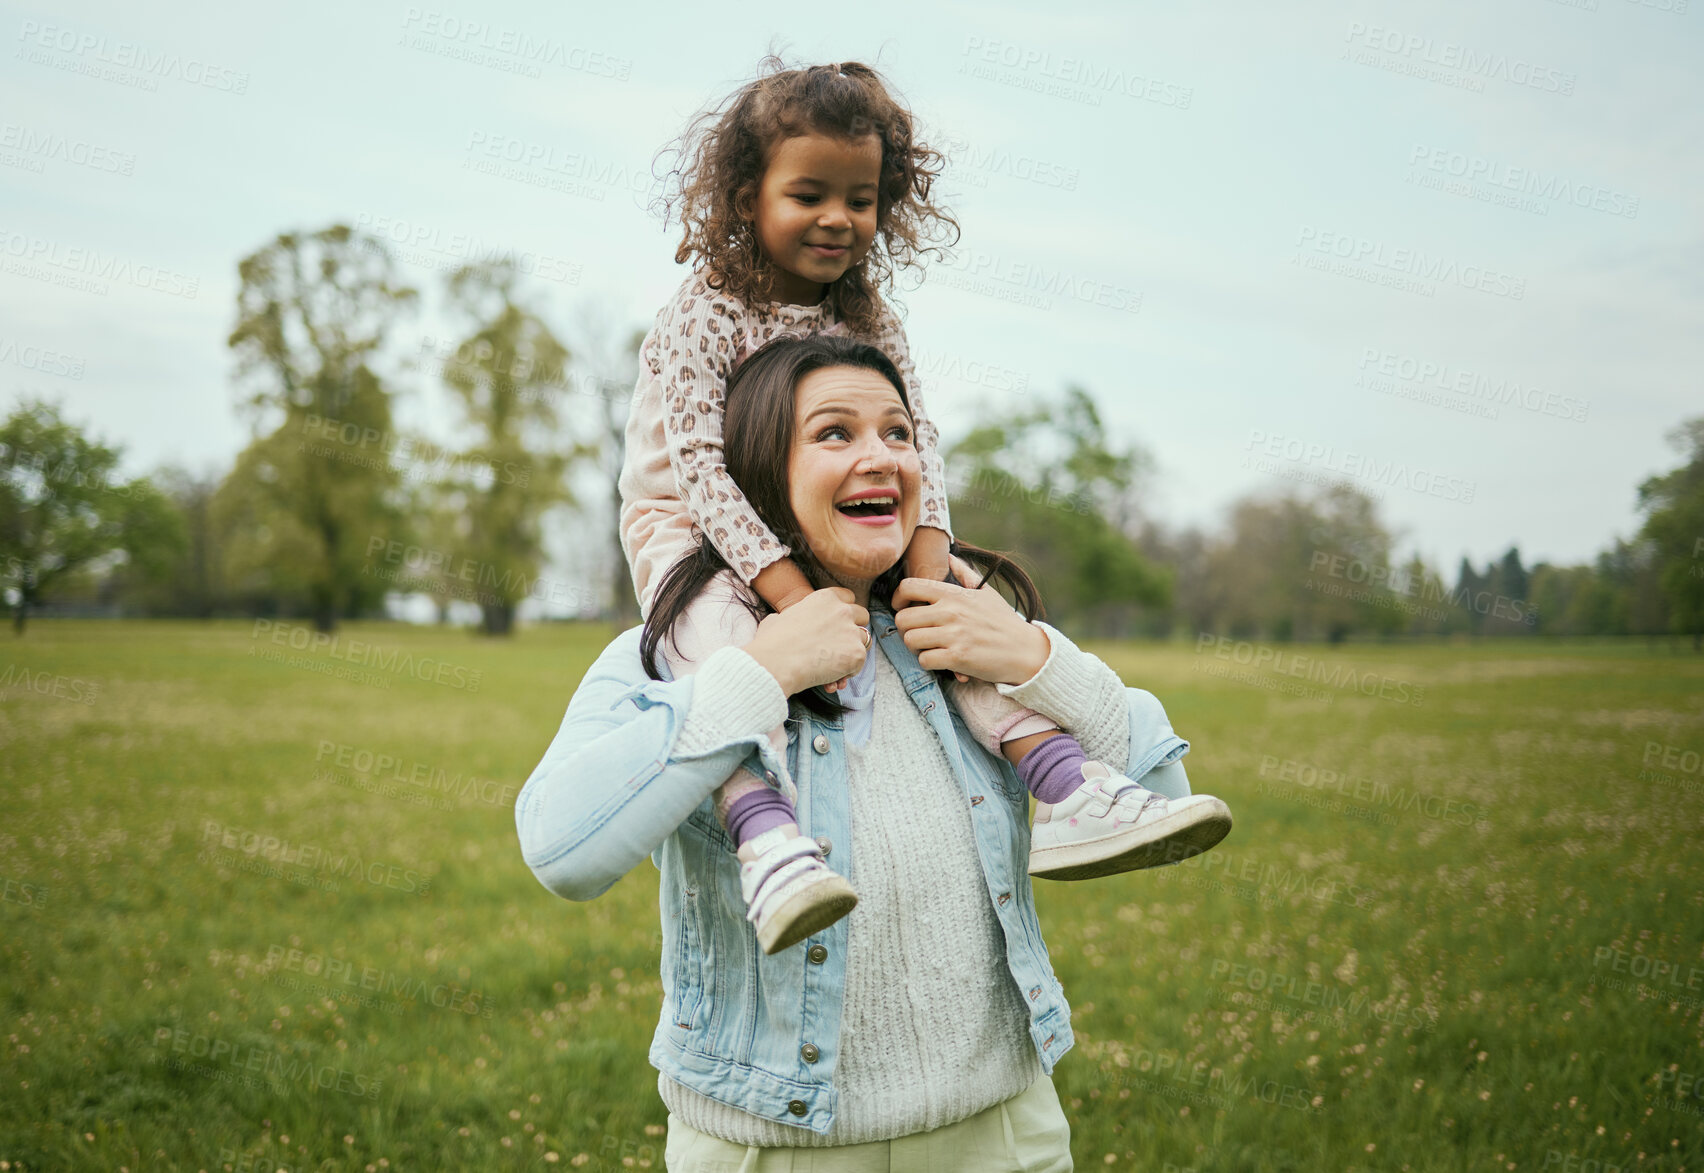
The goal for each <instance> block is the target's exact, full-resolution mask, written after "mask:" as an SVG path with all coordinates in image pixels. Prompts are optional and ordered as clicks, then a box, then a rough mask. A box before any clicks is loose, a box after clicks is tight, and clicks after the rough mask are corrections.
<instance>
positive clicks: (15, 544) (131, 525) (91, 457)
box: [0, 400, 184, 636]
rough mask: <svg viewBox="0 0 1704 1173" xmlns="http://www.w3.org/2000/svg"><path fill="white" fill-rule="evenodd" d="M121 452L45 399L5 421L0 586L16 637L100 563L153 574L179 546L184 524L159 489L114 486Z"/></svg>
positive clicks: (0, 428) (0, 459)
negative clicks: (127, 564) (122, 562)
mask: <svg viewBox="0 0 1704 1173" xmlns="http://www.w3.org/2000/svg"><path fill="white" fill-rule="evenodd" d="M119 455H120V453H119V450H118V449H115V448H109V447H107V446H106V445H105V444H101V443H99V442H97V441H93V440H90V439H88V438H87V437H85V436H84V435H83V433H82V432H81V431H80V430H79V429H78V428H77V427H76V426H75V425H73V424H70V423H67V422H66V421H65V420H64V419H63V418H61V416H60V413H59V408H58V406H57V405H55V404H50V403H48V402H46V401H45V400H32V401H29V402H26V403H24V404H23V405H22V406H20V407H19V408H18V409H17V410H16V411H14V412H13V413H12V414H11V415H10V416H9V417H7V419H6V421H5V422H4V423H3V424H0V559H3V565H0V583H3V584H4V587H5V591H6V594H7V595H8V596H9V597H10V598H11V600H12V631H13V633H14V634H15V635H20V636H21V635H23V634H24V627H25V624H26V622H27V620H28V616H29V611H30V608H31V607H33V606H35V605H36V604H37V603H38V602H39V601H41V600H42V599H44V598H46V597H47V596H48V595H49V594H50V593H51V591H52V589H53V587H54V586H55V584H58V583H61V582H63V581H64V580H66V579H67V578H69V577H70V576H71V575H72V574H73V573H74V572H76V571H77V570H79V569H80V568H83V567H85V566H87V565H89V564H90V563H92V562H94V561H95V560H96V559H100V558H105V557H107V556H110V555H114V554H118V555H120V556H122V557H124V558H126V559H128V560H129V561H131V562H133V563H136V564H139V565H142V566H146V567H150V568H153V567H157V566H158V565H159V564H160V563H161V562H163V561H165V560H167V559H170V558H171V557H173V556H174V555H175V554H176V553H177V552H178V551H179V550H181V549H182V547H183V544H184V538H183V527H182V523H181V521H180V519H179V518H178V517H177V515H176V514H175V513H174V512H173V510H172V508H171V506H170V504H169V503H168V502H167V501H166V499H165V498H164V497H163V496H162V495H161V494H160V492H159V490H157V489H156V488H154V486H153V485H152V484H151V483H149V481H148V480H147V479H146V478H137V479H135V480H131V481H115V480H114V479H113V473H114V470H115V469H117V467H118V461H119Z"/></svg>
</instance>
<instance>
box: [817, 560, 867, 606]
mask: <svg viewBox="0 0 1704 1173" xmlns="http://www.w3.org/2000/svg"><path fill="white" fill-rule="evenodd" d="M823 573H824V574H825V575H827V576H828V579H829V581H830V582H832V583H833V584H834V585H835V586H842V587H845V588H846V589H847V590H849V591H851V592H852V598H853V599H854V600H855V601H856V602H857V604H858V605H859V606H860V607H863V608H864V609H865V610H868V609H869V606H870V586H871V582H872V580H870V579H867V578H842V577H841V576H840V575H838V574H835V573H834V571H832V570H829V569H827V568H824V570H823Z"/></svg>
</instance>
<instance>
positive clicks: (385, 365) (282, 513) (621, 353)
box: [0, 224, 1704, 649]
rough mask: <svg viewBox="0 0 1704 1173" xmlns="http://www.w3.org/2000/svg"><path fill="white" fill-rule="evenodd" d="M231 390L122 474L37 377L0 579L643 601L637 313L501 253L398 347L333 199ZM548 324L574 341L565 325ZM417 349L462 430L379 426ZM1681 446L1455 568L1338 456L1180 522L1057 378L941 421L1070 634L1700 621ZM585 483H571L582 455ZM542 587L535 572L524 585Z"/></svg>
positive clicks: (956, 516) (627, 617)
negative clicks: (546, 280) (218, 437)
mask: <svg viewBox="0 0 1704 1173" xmlns="http://www.w3.org/2000/svg"><path fill="white" fill-rule="evenodd" d="M238 275H239V280H240V287H239V292H238V295H237V305H236V315H235V325H234V327H233V329H232V331H231V333H230V335H229V336H228V338H227V340H226V342H227V346H228V347H229V349H230V351H231V353H232V356H233V359H234V362H235V379H234V382H235V390H236V402H237V406H238V407H239V410H240V411H241V412H242V414H243V416H244V418H245V419H246V421H247V423H248V425H249V429H250V432H251V439H250V440H249V442H248V444H247V445H246V446H245V447H244V449H243V450H242V451H241V452H240V453H239V454H238V455H237V457H236V458H235V460H234V462H233V464H232V466H231V467H230V468H229V469H228V470H227V471H225V472H224V473H223V474H222V475H218V476H197V475H195V474H192V473H190V472H188V471H186V470H184V469H183V468H181V467H176V466H167V467H164V468H161V469H159V470H157V471H156V472H154V473H152V474H150V475H148V476H143V477H137V478H133V479H130V480H119V479H117V477H116V470H117V468H118V465H119V462H120V459H121V457H122V452H121V450H120V449H118V448H115V447H112V446H110V445H108V444H106V443H104V442H102V441H100V440H97V439H94V438H92V437H90V436H89V435H87V434H86V431H85V429H84V428H83V427H81V426H79V425H78V424H76V423H74V422H72V421H69V420H67V419H65V418H64V416H63V413H62V408H61V407H59V406H58V405H56V404H53V403H50V402H46V401H43V400H32V401H28V402H25V403H23V404H21V405H20V406H18V407H17V408H16V409H15V410H14V411H13V412H12V413H11V415H10V416H9V417H8V418H7V419H6V420H4V421H3V422H0V589H3V590H4V595H5V600H6V602H7V604H8V606H9V607H10V609H11V612H12V616H13V626H14V630H15V631H16V632H18V633H19V634H21V633H22V632H23V631H24V628H25V623H26V621H27V618H28V616H29V615H30V614H31V613H32V612H41V613H47V614H61V613H78V612H83V613H91V612H92V613H103V614H119V615H127V616H171V617H180V618H214V617H230V616H252V617H274V618H278V617H295V618H300V619H303V620H305V621H307V622H310V623H311V624H312V625H313V626H314V627H315V628H316V629H317V630H320V631H326V632H329V631H332V630H335V629H336V627H337V625H338V624H339V622H341V621H342V620H345V619H368V618H375V617H383V616H384V615H385V614H386V608H385V603H386V598H387V596H389V595H392V594H393V593H400V594H422V595H425V596H427V597H429V598H431V599H432V600H433V601H434V603H435V605H436V606H437V609H438V615H439V617H440V620H445V619H447V617H448V615H449V613H450V610H451V604H452V603H454V602H455V601H457V600H461V601H463V602H464V603H471V604H473V605H474V606H475V607H476V608H477V611H478V614H479V622H478V623H477V625H476V629H477V630H478V631H479V632H481V633H483V634H487V635H498V636H500V635H506V634H509V633H510V632H512V631H513V630H514V626H515V620H516V616H517V613H518V611H519V609H520V607H521V605H522V604H523V602H524V601H525V600H526V599H528V598H534V599H538V600H540V601H541V602H549V601H550V598H549V596H551V595H556V596H558V598H557V601H558V602H572V603H576V604H592V606H577V607H576V609H577V610H580V611H588V610H594V609H595V611H596V613H597V614H598V615H599V616H600V617H602V618H605V619H609V620H612V621H614V622H617V623H620V624H629V623H632V622H636V621H637V619H638V608H637V605H636V604H635V602H634V600H633V595H632V590H631V586H630V580H629V578H628V573H627V568H626V563H625V560H624V559H623V558H622V556H621V552H620V547H619V542H618V541H617V539H616V536H615V521H614V517H615V510H616V506H617V503H618V497H617V493H616V489H615V479H616V474H617V472H618V470H619V468H620V465H621V448H622V440H623V436H622V427H623V423H624V421H625V411H626V406H627V402H628V399H629V397H630V394H631V390H632V387H633V384H634V379H635V377H636V375H637V371H638V347H639V343H640V341H641V339H642V337H643V331H642V330H628V331H625V332H620V331H611V330H609V329H605V328H598V326H597V325H596V324H595V323H592V322H590V321H589V320H587V321H581V322H579V323H577V327H578V328H577V329H576V330H574V331H572V332H565V331H559V330H557V329H553V328H552V327H551V325H549V324H548V321H547V317H546V314H545V312H544V311H542V310H541V309H539V308H538V307H537V306H536V305H535V304H534V302H533V300H532V297H531V295H530V293H529V291H528V290H526V289H525V288H524V287H523V285H524V277H523V275H522V274H521V273H520V272H519V271H518V270H517V268H516V267H515V265H514V263H513V262H512V261H511V260H509V259H507V258H501V257H499V258H492V259H488V260H483V261H478V262H474V263H470V264H466V265H462V266H460V267H458V268H456V269H454V270H453V271H450V272H448V273H447V274H446V275H445V279H444V281H443V283H442V285H443V287H442V290H441V294H442V298H443V303H442V304H443V307H444V313H445V314H446V316H447V317H448V318H449V320H450V321H451V322H452V323H453V325H454V328H455V335H454V338H453V343H452V342H445V343H443V344H442V345H437V346H435V347H433V348H432V349H431V350H430V351H429V352H428V351H427V350H425V349H423V350H422V351H421V352H420V353H419V354H416V355H412V356H411V355H405V354H399V353H397V349H398V346H397V343H396V341H395V334H396V332H397V331H396V328H397V326H398V324H399V323H400V322H401V321H402V320H403V319H404V317H406V316H408V315H411V314H413V313H416V312H418V308H419V302H420V291H419V290H417V289H414V288H412V287H410V286H408V285H406V284H404V283H403V282H401V281H400V280H399V278H398V276H397V271H396V265H395V261H394V259H393V258H392V256H391V254H390V252H389V250H388V248H387V247H386V245H385V243H384V242H383V241H382V240H379V239H377V238H374V237H371V236H367V235H365V234H362V233H360V232H358V231H355V230H352V229H350V228H349V227H348V226H346V225H343V224H335V225H332V226H330V227H328V228H325V229H322V230H320V231H318V232H313V233H283V234H280V235H279V236H278V237H277V238H275V239H274V240H273V241H271V242H270V243H268V244H267V245H266V246H264V247H262V248H261V249H258V250H257V251H256V252H254V253H253V254H251V255H249V256H247V257H245V258H243V259H242V261H241V262H240V263H239V265H238ZM565 334H567V335H569V336H570V341H571V342H572V345H570V343H569V342H568V341H564V336H565ZM396 366H402V367H403V368H404V369H407V368H408V367H410V366H412V367H414V368H416V369H419V368H426V369H429V370H431V369H435V372H436V374H437V375H438V380H437V381H438V384H440V387H439V389H438V393H439V394H441V395H443V396H445V397H446V399H447V402H448V403H449V405H450V406H451V408H452V415H453V418H454V421H455V430H456V434H457V436H458V437H459V438H460V440H459V442H458V443H457V444H455V445H453V446H452V445H446V444H442V443H438V442H434V441H433V440H431V439H430V438H429V437H427V436H426V435H424V434H421V433H419V432H417V431H414V430H411V429H407V428H403V427H400V426H399V425H398V424H397V423H396V420H395V417H394V415H393V406H394V403H395V400H396V398H397V397H398V396H399V395H405V394H410V393H415V392H418V391H421V390H422V388H418V387H414V386H411V385H409V384H408V383H407V381H406V380H404V379H403V378H401V377H400V376H397V375H394V374H388V373H383V372H387V371H389V370H390V369H391V368H393V367H396ZM1669 438H1670V440H1671V442H1672V443H1673V444H1674V446H1675V447H1676V449H1677V450H1678V451H1679V453H1680V455H1681V457H1682V463H1681V464H1680V465H1679V466H1677V467H1676V468H1674V469H1673V470H1672V471H1670V472H1668V473H1666V474H1663V475H1661V476H1656V477H1652V478H1650V479H1649V480H1647V481H1646V482H1645V483H1644V484H1642V485H1641V486H1640V487H1639V505H1640V509H1641V511H1642V513H1643V514H1644V521H1643V524H1642V526H1641V528H1640V530H1639V532H1638V533H1637V534H1636V535H1634V536H1633V537H1631V538H1629V539H1625V540H1624V539H1620V538H1617V539H1615V540H1614V541H1613V543H1612V544H1611V546H1610V547H1609V548H1608V549H1606V550H1604V551H1603V552H1602V553H1600V554H1599V555H1598V557H1597V558H1596V559H1595V560H1594V561H1593V562H1591V563H1588V564H1583V565H1578V566H1553V565H1550V564H1548V563H1543V562H1541V563H1539V564H1537V565H1534V566H1530V567H1529V566H1526V565H1523V563H1522V559H1521V556H1520V553H1519V551H1518V549H1516V548H1511V549H1510V550H1509V551H1508V552H1507V553H1505V554H1504V555H1503V556H1502V557H1501V558H1500V559H1497V560H1495V561H1493V562H1491V563H1489V564H1487V565H1486V566H1484V567H1483V568H1482V569H1481V568H1477V567H1475V566H1473V565H1472V564H1471V563H1470V562H1469V561H1468V560H1467V559H1465V558H1464V559H1463V560H1462V561H1461V563H1460V565H1459V566H1458V567H1457V568H1456V571H1455V576H1454V581H1453V584H1451V583H1449V582H1447V581H1446V579H1445V577H1444V575H1443V574H1442V573H1441V572H1440V570H1438V569H1437V568H1434V567H1432V566H1429V565H1427V564H1426V563H1425V562H1424V561H1423V560H1422V559H1421V558H1420V557H1419V556H1418V555H1414V554H1411V555H1409V556H1407V557H1403V556H1401V555H1400V554H1399V552H1398V540H1397V537H1396V535H1394V534H1393V533H1392V532H1391V530H1390V529H1389V528H1388V527H1387V526H1386V525H1385V523H1384V522H1383V521H1382V520H1381V519H1380V517H1379V515H1378V505H1377V502H1375V501H1374V500H1372V499H1371V498H1370V497H1369V496H1368V495H1367V494H1365V493H1364V492H1362V491H1360V490H1359V489H1357V488H1356V487H1354V486H1353V485H1352V484H1350V483H1348V482H1340V483H1337V484H1333V485H1329V486H1326V487H1323V488H1318V489H1313V490H1308V491H1302V490H1290V491H1286V492H1280V493H1266V494H1252V495H1249V496H1246V497H1244V498H1242V499H1240V500H1238V501H1236V502H1235V503H1234V504H1233V505H1232V506H1231V507H1230V509H1229V511H1228V515H1227V516H1226V518H1225V519H1224V522H1223V524H1222V526H1220V527H1219V528H1217V529H1215V530H1213V531H1210V532H1209V531H1203V530H1201V529H1199V528H1195V527H1183V528H1173V527H1168V526H1166V525H1165V524H1164V523H1162V522H1161V521H1159V520H1157V519H1155V518H1153V517H1151V516H1149V515H1148V514H1147V513H1145V512H1144V510H1143V500H1144V495H1145V490H1146V487H1147V484H1148V483H1149V478H1150V475H1151V473H1152V472H1153V469H1154V461H1153V458H1152V456H1151V455H1150V454H1149V453H1148V452H1147V451H1146V450H1145V449H1144V448H1142V447H1141V446H1140V445H1138V444H1134V443H1126V444H1122V445H1121V444H1118V443H1115V442H1113V441H1111V440H1109V438H1108V437H1107V435H1106V430H1105V428H1104V427H1103V426H1102V423H1101V420H1100V415H1099V411H1098V409H1097V407H1096V404H1095V400H1094V397H1093V396H1092V395H1091V394H1090V392H1089V391H1087V390H1086V389H1084V388H1082V387H1078V386H1068V387H1066V388H1065V389H1064V391H1063V393H1062V394H1060V395H1058V396H1053V397H1045V398H1042V399H1041V400H1040V401H1038V402H1036V403H1035V405H1034V406H1032V407H1030V408H1028V409H1027V410H1023V411H1019V412H1015V413H1013V414H1011V415H1010V416H1008V417H1006V418H1004V419H1000V420H998V421H995V422H989V423H983V424H980V425H978V426H977V427H975V428H973V429H972V430H971V431H970V432H969V433H967V434H966V435H964V436H962V437H959V438H958V439H957V440H956V441H955V442H953V443H951V444H950V445H948V446H947V447H946V450H945V451H944V453H943V458H944V460H945V463H946V466H947V469H948V481H949V484H948V489H949V493H948V496H949V505H950V511H951V514H952V517H953V528H954V530H955V532H956V533H957V534H958V535H959V536H960V537H961V538H963V539H965V540H967V541H971V542H974V543H975V544H977V545H980V546H984V547H988V548H992V549H998V550H1003V551H1009V552H1012V553H1013V554H1014V555H1015V556H1016V557H1017V559H1018V561H1019V563H1020V564H1021V565H1023V566H1024V568H1025V569H1026V570H1028V571H1029V572H1030V574H1031V575H1032V577H1033V578H1034V579H1035V580H1036V583H1037V586H1038V587H1039V588H1040V590H1041V594H1042V598H1043V600H1044V601H1045V605H1046V608H1047V617H1048V619H1049V620H1050V621H1052V622H1055V623H1057V624H1058V625H1059V626H1061V627H1062V628H1064V629H1066V630H1070V631H1075V632H1076V633H1079V634H1082V635H1086V636H1097V637H1107V638H1118V637H1127V636H1147V637H1161V638H1163V637H1168V636H1174V635H1185V636H1194V635H1202V634H1213V635H1228V636H1233V637H1236V638H1258V639H1266V640H1277V641H1286V640H1307V641H1328V642H1340V641H1343V640H1346V639H1351V638H1387V639H1388V638H1397V637H1454V636H1469V637H1475V636H1499V637H1504V636H1528V635H1535V636H1536V635H1550V636H1629V635H1642V636H1657V635H1664V634H1676V633H1678V634H1684V635H1689V636H1691V638H1692V643H1693V647H1694V648H1695V649H1697V648H1699V647H1700V643H1701V641H1704V417H1700V418H1697V419H1693V420H1689V421H1687V422H1685V423H1683V424H1681V425H1680V426H1679V427H1677V428H1676V429H1675V430H1674V431H1673V432H1671V433H1670V437H1669ZM576 474H578V475H580V476H582V477H592V478H595V479H596V480H598V481H600V482H601V483H602V484H604V485H605V486H607V488H606V489H605V490H604V492H603V493H602V494H601V495H600V496H601V499H592V498H590V497H588V499H586V500H581V499H580V498H579V496H578V495H577V494H576V493H575V492H574V491H573V488H572V482H573V479H574V477H575V475H576ZM563 515H566V516H568V517H571V518H577V519H579V520H580V521H581V522H583V523H584V526H583V528H584V529H585V532H589V533H597V534H601V536H600V537H598V538H597V539H595V540H593V541H589V542H587V543H582V544H580V546H579V547H578V556H580V557H583V558H584V559H586V561H585V562H584V566H586V567H596V568H598V569H599V579H600V583H599V585H598V586H597V587H596V588H595V595H594V596H593V597H590V598H588V597H585V592H584V591H583V589H581V588H578V587H571V586H568V585H567V584H562V583H556V582H554V581H553V580H552V579H551V578H550V576H549V575H548V574H547V571H548V567H547V566H546V550H545V540H544V534H545V526H546V521H547V519H548V518H551V517H553V516H563ZM546 587H548V588H549V589H548V590H546V589H541V588H546Z"/></svg>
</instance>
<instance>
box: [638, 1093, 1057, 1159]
mask: <svg viewBox="0 0 1704 1173" xmlns="http://www.w3.org/2000/svg"><path fill="white" fill-rule="evenodd" d="M663 1166H664V1168H666V1169H667V1170H668V1171H669V1173H1071V1169H1072V1164H1071V1125H1070V1123H1069V1122H1068V1121H1067V1120H1066V1119H1065V1112H1064V1109H1062V1108H1060V1106H1059V1093H1058V1092H1056V1091H1054V1089H1053V1080H1051V1079H1049V1078H1048V1077H1047V1076H1045V1075H1042V1076H1039V1077H1037V1079H1036V1081H1035V1082H1034V1083H1032V1084H1030V1086H1029V1088H1028V1089H1027V1090H1025V1091H1023V1092H1020V1093H1019V1094H1017V1095H1015V1096H1013V1097H1012V1098H1011V1099H1009V1100H1006V1101H1004V1102H1002V1103H999V1104H995V1105H994V1106H993V1107H991V1108H985V1109H983V1110H982V1111H980V1112H978V1113H977V1114H976V1115H974V1116H968V1117H966V1118H965V1119H963V1120H960V1121H958V1122H957V1123H956V1124H948V1125H946V1126H945V1127H943V1128H937V1129H935V1131H933V1132H917V1133H913V1134H912V1135H910V1136H901V1137H898V1138H896V1139H894V1140H878V1141H873V1142H871V1143H869V1144H849V1145H836V1146H834V1147H831V1148H774V1149H760V1148H756V1147H754V1146H752V1145H743V1144H732V1143H730V1142H728V1141H725V1140H721V1139H718V1138H717V1137H714V1136H711V1135H709V1134H708V1133H704V1132H699V1131H698V1130H697V1129H695V1128H692V1127H689V1126H688V1125H686V1124H682V1123H681V1122H680V1121H679V1120H676V1119H675V1116H674V1113H672V1112H671V1113H669V1130H668V1140H667V1141H666V1142H665V1146H664V1149H663Z"/></svg>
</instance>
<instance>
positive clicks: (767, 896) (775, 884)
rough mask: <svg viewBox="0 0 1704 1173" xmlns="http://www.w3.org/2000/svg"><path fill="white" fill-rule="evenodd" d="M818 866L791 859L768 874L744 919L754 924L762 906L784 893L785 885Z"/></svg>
mask: <svg viewBox="0 0 1704 1173" xmlns="http://www.w3.org/2000/svg"><path fill="white" fill-rule="evenodd" d="M818 866H820V863H819V861H817V860H814V859H808V858H807V859H791V860H788V861H787V862H786V863H784V864H782V865H781V866H780V867H779V868H777V869H775V870H774V871H773V872H770V873H769V875H767V876H765V877H764V879H763V883H761V884H759V885H758V888H757V895H756V896H754V897H752V898H751V901H750V903H751V907H750V908H749V909H747V910H746V919H747V920H749V921H753V922H755V921H756V920H757V919H758V918H759V917H760V916H762V915H763V908H764V905H766V904H768V903H769V901H770V900H771V899H772V898H774V897H775V896H776V895H777V894H779V893H781V892H784V891H786V889H787V885H789V884H791V883H792V882H793V881H794V880H796V879H798V878H799V877H800V876H803V875H805V874H806V873H807V872H811V871H814V870H815V869H816V868H817V867H818Z"/></svg>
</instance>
